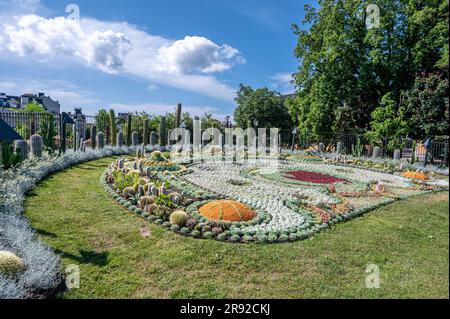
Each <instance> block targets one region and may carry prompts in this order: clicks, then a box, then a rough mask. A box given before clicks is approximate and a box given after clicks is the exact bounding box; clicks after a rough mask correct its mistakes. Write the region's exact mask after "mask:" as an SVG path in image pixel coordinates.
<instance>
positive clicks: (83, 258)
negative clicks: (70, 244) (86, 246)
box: [55, 249, 109, 267]
mask: <svg viewBox="0 0 450 319" xmlns="http://www.w3.org/2000/svg"><path fill="white" fill-rule="evenodd" d="M55 252H56V253H58V254H60V255H61V256H62V257H64V258H69V259H72V260H74V261H77V262H79V263H80V264H91V265H94V266H100V267H104V266H106V265H108V263H109V261H108V256H109V252H102V253H97V252H95V251H86V250H80V251H79V252H80V256H76V255H74V254H70V253H66V252H65V251H62V250H59V249H55Z"/></svg>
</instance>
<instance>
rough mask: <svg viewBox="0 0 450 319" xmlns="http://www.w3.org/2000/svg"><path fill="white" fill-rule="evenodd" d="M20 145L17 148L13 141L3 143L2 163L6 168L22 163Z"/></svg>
mask: <svg viewBox="0 0 450 319" xmlns="http://www.w3.org/2000/svg"><path fill="white" fill-rule="evenodd" d="M20 153H21V150H20V147H19V148H16V151H15V152H14V146H13V145H12V144H11V143H7V142H4V143H3V144H2V162H1V163H2V165H3V168H4V169H8V168H10V167H13V166H15V165H17V164H19V163H20V160H21V155H20Z"/></svg>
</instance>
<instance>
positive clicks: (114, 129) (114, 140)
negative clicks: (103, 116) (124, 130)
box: [109, 110, 117, 146]
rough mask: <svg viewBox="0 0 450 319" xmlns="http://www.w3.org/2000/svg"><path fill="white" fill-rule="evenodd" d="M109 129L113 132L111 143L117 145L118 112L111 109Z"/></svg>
mask: <svg viewBox="0 0 450 319" xmlns="http://www.w3.org/2000/svg"><path fill="white" fill-rule="evenodd" d="M109 129H110V134H111V145H112V146H116V145H117V127H116V114H115V113H114V110H109Z"/></svg>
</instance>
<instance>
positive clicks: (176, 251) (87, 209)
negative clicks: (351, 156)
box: [26, 158, 449, 298]
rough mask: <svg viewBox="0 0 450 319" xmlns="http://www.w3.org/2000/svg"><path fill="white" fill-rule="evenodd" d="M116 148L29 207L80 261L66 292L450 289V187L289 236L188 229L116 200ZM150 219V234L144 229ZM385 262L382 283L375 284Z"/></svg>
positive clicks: (410, 294) (37, 194)
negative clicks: (227, 235) (287, 239)
mask: <svg viewBox="0 0 450 319" xmlns="http://www.w3.org/2000/svg"><path fill="white" fill-rule="evenodd" d="M111 161H112V159H111V158H106V159H102V160H97V161H94V162H90V163H85V164H82V165H78V166H76V167H74V168H71V169H68V170H66V171H64V172H62V173H59V174H56V175H53V176H51V177H49V178H48V179H46V180H45V181H43V182H42V183H41V184H40V185H39V187H37V188H36V189H35V190H34V192H33V193H32V194H30V196H29V197H28V199H27V202H26V216H27V217H28V218H29V219H30V221H31V223H32V225H33V226H34V227H35V228H36V230H37V232H38V233H39V236H40V238H41V239H42V240H43V241H44V242H46V243H47V244H48V245H50V246H51V247H53V248H55V250H56V251H57V252H58V253H60V254H62V260H63V264H64V265H68V264H79V265H80V269H81V287H80V288H79V289H74V290H71V291H68V292H65V293H64V294H63V295H62V296H61V297H63V298H323V297H326V298H333V297H337V298H379V297H382V298H392V297H393V298H422V297H432V298H448V297H449V286H448V285H449V264H448V259H449V238H448V236H449V228H448V226H449V219H448V218H449V204H448V192H442V193H435V194H430V195H426V196H422V197H416V198H413V199H410V200H406V201H402V202H397V203H394V204H392V205H390V206H386V207H384V208H381V209H378V210H376V211H373V212H370V213H368V214H366V215H365V216H364V217H361V218H358V219H355V220H352V221H349V222H346V223H343V224H341V225H338V226H335V227H333V228H331V229H329V230H326V231H324V232H321V233H319V234H318V235H316V236H314V237H313V238H311V239H308V240H305V241H298V242H295V243H283V244H267V245H261V244H232V243H223V242H218V241H212V240H200V239H194V238H187V237H182V236H179V235H177V234H175V233H173V232H170V231H168V230H166V229H164V228H162V227H159V226H156V225H152V224H149V223H148V222H147V221H145V220H143V219H141V218H139V217H138V216H136V215H134V214H132V213H128V212H126V211H124V210H123V209H122V208H120V207H118V206H117V205H115V204H114V203H113V202H112V201H111V200H110V199H109V198H108V197H107V196H106V195H105V193H104V191H103V188H102V187H101V185H100V182H99V178H100V175H101V173H102V172H103V170H104V169H105V168H106V166H107V165H108V164H109V163H110V162H111ZM147 226H148V227H149V230H150V237H148V238H144V237H142V236H141V232H140V230H141V228H142V227H147ZM371 263H374V264H377V265H378V266H379V268H380V271H381V287H380V288H379V289H368V288H366V287H365V277H366V273H365V269H366V266H367V265H368V264H371Z"/></svg>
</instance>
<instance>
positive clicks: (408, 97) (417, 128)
mask: <svg viewBox="0 0 450 319" xmlns="http://www.w3.org/2000/svg"><path fill="white" fill-rule="evenodd" d="M448 96H449V81H448V77H447V78H446V77H445V76H444V74H437V73H433V74H429V75H426V74H423V75H419V76H417V78H416V80H415V82H414V86H413V87H412V88H411V90H408V91H406V92H405V94H404V103H403V105H402V107H401V108H400V112H401V113H402V116H403V118H404V119H405V120H406V121H408V123H409V126H410V127H411V131H410V135H411V137H414V138H425V137H431V138H436V137H438V136H444V135H448V129H449V126H448V121H449V101H448V99H449V98H448Z"/></svg>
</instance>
